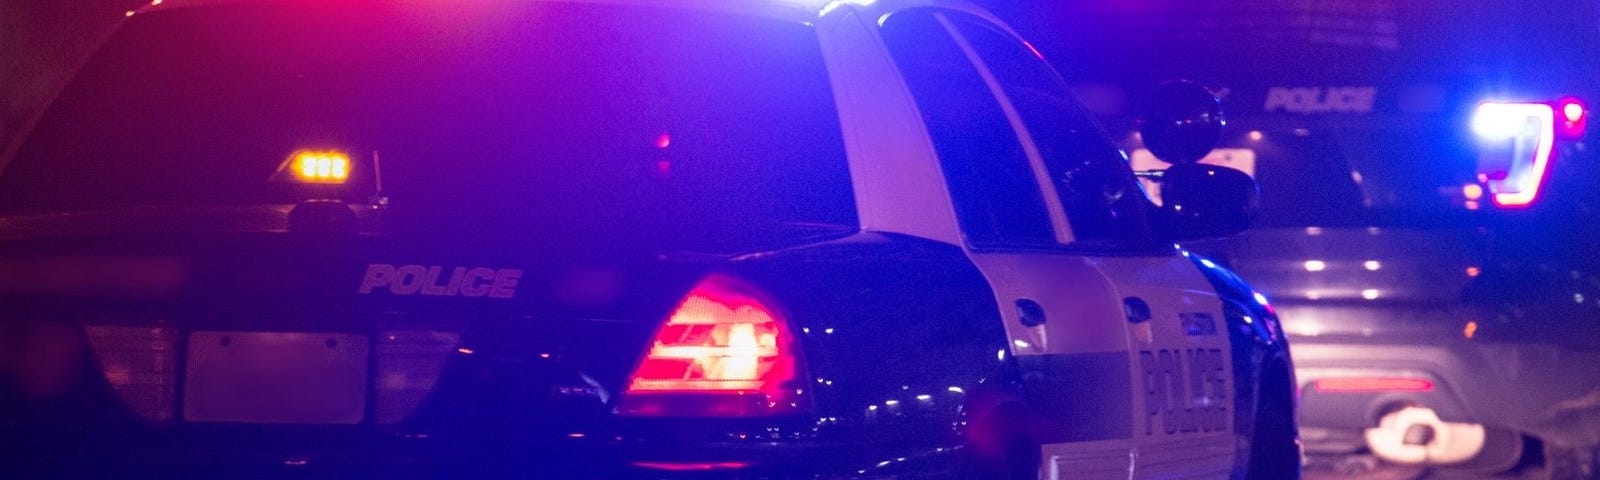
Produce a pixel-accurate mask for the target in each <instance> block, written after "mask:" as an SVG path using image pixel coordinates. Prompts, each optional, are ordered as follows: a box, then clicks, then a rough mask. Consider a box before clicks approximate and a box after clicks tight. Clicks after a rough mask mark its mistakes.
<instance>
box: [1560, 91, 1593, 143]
mask: <svg viewBox="0 0 1600 480" xmlns="http://www.w3.org/2000/svg"><path fill="white" fill-rule="evenodd" d="M1556 108H1558V109H1560V114H1561V121H1560V122H1558V123H1559V124H1558V125H1557V133H1558V134H1560V136H1561V138H1563V139H1567V140H1577V139H1581V138H1583V133H1584V130H1585V129H1586V128H1587V127H1588V125H1589V109H1588V108H1585V107H1584V106H1583V102H1582V101H1580V100H1578V99H1576V98H1572V97H1567V98H1563V99H1561V101H1560V102H1556Z"/></svg>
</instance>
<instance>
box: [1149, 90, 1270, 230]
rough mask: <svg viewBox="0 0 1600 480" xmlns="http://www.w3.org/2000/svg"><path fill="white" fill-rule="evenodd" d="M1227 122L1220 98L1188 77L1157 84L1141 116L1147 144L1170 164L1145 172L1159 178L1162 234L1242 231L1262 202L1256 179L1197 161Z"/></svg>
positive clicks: (1214, 142)
mask: <svg viewBox="0 0 1600 480" xmlns="http://www.w3.org/2000/svg"><path fill="white" fill-rule="evenodd" d="M1226 126H1227V118H1226V117H1225V116H1224V115H1223V111H1222V102H1221V101H1220V100H1218V99H1217V96H1216V95H1213V94H1212V93H1211V91H1210V90H1207V89H1206V88H1205V87H1202V86H1200V85H1198V84H1195V83H1193V82H1188V81H1181V80H1180V81H1173V82H1167V83H1163V84H1161V85H1160V86H1159V87H1157V88H1156V89H1155V90H1154V91H1153V92H1151V95H1150V96H1149V98H1148V101H1147V102H1145V108H1144V111H1143V112H1142V114H1141V115H1140V118H1139V135H1140V136H1141V137H1142V139H1143V141H1144V145H1145V148H1148V149H1150V153H1152V154H1155V156H1156V158H1159V159H1161V160H1162V161H1165V162H1167V163H1169V164H1172V166H1171V167H1169V168H1167V169H1166V170H1164V171H1161V172H1146V173H1147V174H1148V177H1149V178H1153V179H1156V180H1157V181H1159V182H1161V215H1160V227H1159V228H1160V229H1161V230H1162V232H1163V233H1164V234H1165V236H1166V238H1168V239H1171V240H1174V241H1181V240H1198V239H1205V238H1215V237H1224V236H1228V235H1233V234H1235V233H1239V232H1241V231H1244V229H1246V228H1248V227H1249V226H1250V222H1251V221H1253V220H1255V216H1256V212H1257V211H1258V210H1260V207H1261V193H1260V191H1259V190H1258V189H1257V187H1256V182H1255V180H1254V179H1252V178H1250V176H1249V175H1246V174H1245V173H1244V172H1241V171H1238V170H1234V169H1231V168H1227V167H1218V166H1214V165H1204V164H1200V163H1198V162H1199V161H1200V160H1202V159H1204V158H1205V157H1206V154H1208V153H1211V150H1212V149H1213V148H1216V146H1217V143H1218V142H1220V141H1221V140H1222V130H1223V128H1225V127H1226Z"/></svg>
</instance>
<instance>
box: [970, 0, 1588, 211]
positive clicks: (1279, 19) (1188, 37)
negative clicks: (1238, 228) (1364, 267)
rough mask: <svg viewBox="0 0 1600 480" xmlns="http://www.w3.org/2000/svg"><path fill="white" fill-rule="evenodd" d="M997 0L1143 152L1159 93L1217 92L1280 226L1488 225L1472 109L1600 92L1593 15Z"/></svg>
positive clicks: (1235, 143) (1362, 0)
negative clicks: (1199, 88) (1138, 118)
mask: <svg viewBox="0 0 1600 480" xmlns="http://www.w3.org/2000/svg"><path fill="white" fill-rule="evenodd" d="M994 2H995V3H997V4H999V5H1000V6H1001V8H1008V9H1012V10H1014V11H1015V12H1027V13H1028V14H1027V15H1020V14H1013V17H1014V18H1017V19H1019V21H1020V22H1022V23H1023V25H1020V26H1019V28H1021V29H1023V30H1024V31H1031V32H1039V34H1038V35H1035V36H1037V37H1039V41H1038V42H1037V43H1038V46H1039V47H1040V49H1041V50H1043V51H1045V53H1046V54H1047V55H1049V56H1050V57H1051V58H1052V59H1053V60H1054V61H1055V62H1056V64H1057V65H1058V66H1059V67H1060V69H1061V70H1062V71H1063V74H1064V75H1065V76H1067V77H1068V78H1069V80H1070V81H1071V82H1073V83H1074V85H1075V86H1077V87H1078V90H1079V93H1080V95H1082V96H1084V97H1085V103H1086V104H1088V105H1089V106H1090V108H1091V109H1093V110H1096V113H1097V114H1099V115H1100V116H1101V117H1102V120H1104V121H1105V123H1106V124H1107V125H1108V127H1110V128H1112V129H1113V130H1114V131H1121V132H1122V133H1123V134H1124V135H1125V136H1124V137H1123V140H1124V145H1125V146H1127V147H1129V148H1130V149H1138V148H1139V147H1140V145H1139V144H1138V143H1137V141H1136V140H1137V139H1136V138H1133V136H1132V135H1131V133H1132V130H1133V129H1134V123H1133V121H1132V116H1133V110H1134V107H1135V106H1137V105H1138V100H1139V99H1138V96H1139V94H1140V92H1142V91H1143V90H1144V89H1146V88H1148V87H1149V86H1151V85H1154V84H1155V83H1156V82H1159V81H1162V80H1165V79H1171V78H1188V79H1192V80H1196V81H1199V82H1201V83H1203V84H1206V85H1209V86H1213V87H1217V88H1218V93H1219V96H1221V97H1222V98H1223V101H1224V105H1225V108H1226V109H1227V111H1228V116H1229V124H1230V130H1229V132H1228V133H1227V134H1226V136H1225V137H1224V139H1223V144H1222V147H1224V148H1231V149H1237V150H1246V149H1247V150H1251V151H1252V153H1253V158H1254V171H1253V172H1252V173H1254V174H1256V175H1257V180H1258V181H1259V183H1260V184H1261V189H1262V195H1263V197H1262V208H1263V212H1262V217H1261V220H1260V222H1258V224H1259V225H1262V226H1269V227H1270V226H1286V227H1287V226H1360V225H1377V226H1399V227H1417V228H1431V227H1460V226H1467V225H1473V224H1475V223H1476V222H1479V221H1481V220H1482V215H1481V214H1482V213H1484V212H1485V211H1487V210H1489V208H1488V207H1489V206H1488V205H1487V203H1488V201H1487V199H1484V198H1481V197H1480V198H1479V201H1478V202H1477V206H1478V207H1479V208H1478V210H1476V211H1475V210H1473V209H1471V208H1469V207H1470V206H1471V205H1469V202H1470V199H1469V198H1467V197H1469V196H1470V195H1468V194H1467V192H1471V191H1473V190H1471V187H1467V185H1469V184H1475V183H1478V179H1477V164H1476V162H1477V151H1476V150H1475V147H1476V145H1477V144H1476V143H1475V142H1476V139H1475V138H1474V137H1472V136H1471V132H1470V128H1469V125H1470V124H1471V122H1470V118H1471V114H1472V110H1473V108H1475V107H1476V106H1477V105H1478V104H1479V103H1480V102H1482V101H1484V100H1488V99H1506V98H1509V99H1536V100H1548V101H1553V100H1556V99H1557V98H1560V97H1562V96H1567V95H1573V96H1579V97H1583V96H1585V95H1590V94H1592V93H1593V88H1594V87H1593V85H1592V82H1591V81H1589V78H1591V76H1592V74H1591V73H1590V72H1592V69H1593V65H1594V64H1595V63H1596V62H1597V60H1600V53H1597V52H1600V49H1596V48H1594V44H1595V43H1596V42H1594V41H1592V40H1584V39H1595V38H1597V37H1600V35H1597V34H1600V24H1597V23H1595V21H1594V19H1595V18H1597V17H1600V15H1597V14H1596V12H1595V10H1596V8H1595V4H1594V2H1592V1H1591V0H1581V1H1580V0H1558V1H1551V2H1535V3H1529V2H1520V1H1506V0H1472V1H1469V2H1465V3H1460V2H1456V3H1447V2H1421V3H1418V4H1410V3H1407V4H1404V5H1402V4H1399V3H1396V2H1392V1H1387V0H1342V1H1299V0H1261V1H1251V2H1095V1H1087V0H1068V1H1065V2H1056V1H1046V0H994ZM1467 45H1470V46H1471V47H1470V48H1465V47H1464V46H1467Z"/></svg>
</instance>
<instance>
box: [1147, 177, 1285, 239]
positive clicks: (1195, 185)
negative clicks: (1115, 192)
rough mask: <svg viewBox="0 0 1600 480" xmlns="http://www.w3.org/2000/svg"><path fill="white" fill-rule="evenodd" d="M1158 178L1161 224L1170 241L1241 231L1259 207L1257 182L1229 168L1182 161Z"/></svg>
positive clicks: (1247, 225)
mask: <svg viewBox="0 0 1600 480" xmlns="http://www.w3.org/2000/svg"><path fill="white" fill-rule="evenodd" d="M1160 179H1161V220H1162V221H1161V226H1162V230H1163V231H1164V233H1165V234H1166V235H1165V236H1166V237H1167V238H1170V239H1172V240H1198V239H1205V238H1216V237H1225V236H1228V235H1233V234H1235V233H1239V232H1242V231H1244V230H1245V229H1246V228H1249V227H1250V222H1252V221H1254V220H1255V218H1256V212H1258V211H1259V210H1260V209H1261V192H1260V190H1258V189H1257V188H1256V181H1255V180H1254V179H1252V178H1250V176H1249V175H1246V174H1245V173H1244V172H1241V171H1238V170H1234V169H1232V168H1228V167H1219V166H1216V165H1205V164H1200V163H1181V164H1177V165H1173V166H1172V167H1171V168H1168V169H1166V170H1164V171H1162V172H1161V176H1160Z"/></svg>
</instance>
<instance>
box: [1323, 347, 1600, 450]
mask: <svg viewBox="0 0 1600 480" xmlns="http://www.w3.org/2000/svg"><path fill="white" fill-rule="evenodd" d="M1292 345H1293V347H1292V348H1293V354H1294V359H1295V373H1296V376H1297V377H1298V379H1299V382H1300V389H1301V408H1300V418H1299V419H1300V423H1301V426H1302V429H1301V432H1302V435H1303V436H1304V437H1305V440H1306V442H1307V443H1308V445H1311V446H1312V447H1314V449H1325V450H1336V449H1342V448H1345V447H1348V446H1349V445H1346V444H1348V443H1351V442H1360V441H1361V437H1360V435H1359V434H1358V432H1359V431H1360V430H1362V429H1365V428H1369V427H1372V426H1375V425H1376V424H1377V421H1378V419H1379V418H1380V417H1381V416H1382V415H1383V414H1385V413H1387V412H1389V411H1391V410H1392V409H1395V408H1397V407H1400V406H1406V405H1420V406H1425V407H1428V408H1431V409H1433V410H1434V411H1435V412H1436V413H1437V414H1438V415H1439V417H1440V419H1441V420H1444V421H1447V422H1461V423H1481V424H1485V425H1491V426H1496V427H1501V428H1507V429H1511V430H1516V431H1521V432H1526V433H1529V434H1533V435H1536V436H1540V437H1543V438H1547V439H1552V440H1556V441H1559V442H1562V443H1579V444H1597V443H1600V352H1597V351H1592V350H1578V349H1570V348H1564V347H1559V346H1553V345H1543V344H1486V343H1474V342H1454V343H1447V344H1421V343H1401V342H1395V343H1377V342H1373V341H1371V340H1365V339H1364V340H1351V341H1348V342H1344V341H1336V340H1326V339H1320V338H1316V337H1306V338H1298V339H1295V340H1294V341H1293V342H1292ZM1360 377H1378V378H1417V379H1424V380H1427V381H1428V382H1430V383H1431V384H1432V388H1430V389H1424V390H1410V391H1402V390H1391V391H1372V392H1333V391H1323V390H1319V389H1318V388H1317V386H1316V384H1317V381H1318V380H1322V379H1335V378H1360Z"/></svg>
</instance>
